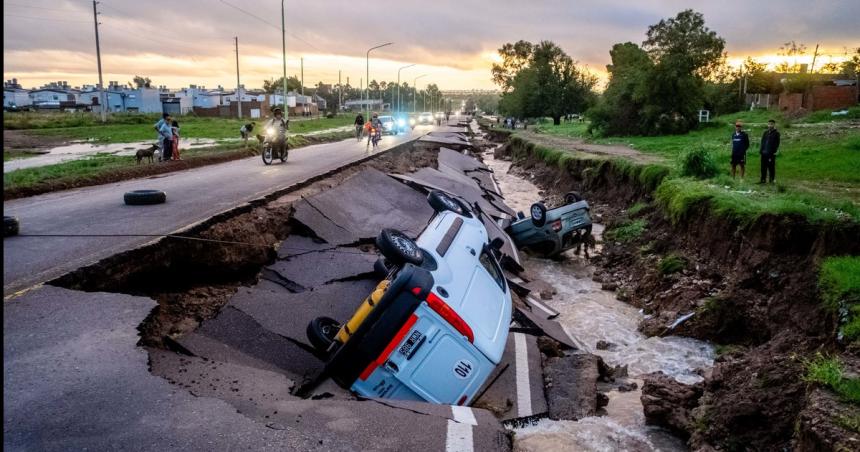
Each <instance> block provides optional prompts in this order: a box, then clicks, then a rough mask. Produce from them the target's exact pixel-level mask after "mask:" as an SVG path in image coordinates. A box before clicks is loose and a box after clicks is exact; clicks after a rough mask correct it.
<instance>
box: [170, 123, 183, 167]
mask: <svg viewBox="0 0 860 452" xmlns="http://www.w3.org/2000/svg"><path fill="white" fill-rule="evenodd" d="M170 128H171V130H173V157H172V158H171V160H182V159H181V158H179V122H178V121H176V120H174V121H173V123H172V124H171V127H170Z"/></svg>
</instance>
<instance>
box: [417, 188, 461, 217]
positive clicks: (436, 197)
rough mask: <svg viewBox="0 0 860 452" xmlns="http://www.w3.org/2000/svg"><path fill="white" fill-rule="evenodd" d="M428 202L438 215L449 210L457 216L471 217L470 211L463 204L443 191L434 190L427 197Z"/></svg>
mask: <svg viewBox="0 0 860 452" xmlns="http://www.w3.org/2000/svg"><path fill="white" fill-rule="evenodd" d="M427 202H428V203H430V207H432V208H433V210H435V211H436V213H441V212H444V211H446V210H448V211H451V212H454V213H456V214H457V215H463V216H469V211H468V210H467V209H466V206H464V205H463V203H461V202H460V201H458V200H456V199H454V198H452V197H451V196H449V195H448V194H447V193H445V192H443V191H440V190H432V191H431V192H430V194H428V195H427Z"/></svg>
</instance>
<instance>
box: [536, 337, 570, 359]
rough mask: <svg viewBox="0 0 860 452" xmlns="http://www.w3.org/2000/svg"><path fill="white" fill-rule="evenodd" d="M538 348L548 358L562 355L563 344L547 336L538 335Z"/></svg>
mask: <svg viewBox="0 0 860 452" xmlns="http://www.w3.org/2000/svg"><path fill="white" fill-rule="evenodd" d="M537 342H538V349H540V351H541V353H543V354H544V355H545V356H546V357H548V358H558V357H561V356H564V348H563V347H564V346H563V345H562V344H561V343H560V342H558V341H557V340H555V339H553V338H551V337H549V336H538V339H537Z"/></svg>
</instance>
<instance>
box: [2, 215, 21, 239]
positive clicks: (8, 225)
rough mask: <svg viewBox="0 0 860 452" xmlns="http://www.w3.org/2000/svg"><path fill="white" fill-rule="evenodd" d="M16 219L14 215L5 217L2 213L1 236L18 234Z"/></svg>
mask: <svg viewBox="0 0 860 452" xmlns="http://www.w3.org/2000/svg"><path fill="white" fill-rule="evenodd" d="M18 227H19V223H18V219H17V218H15V217H7V216H6V215H3V237H10V236H13V235H18Z"/></svg>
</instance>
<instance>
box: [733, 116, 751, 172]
mask: <svg viewBox="0 0 860 452" xmlns="http://www.w3.org/2000/svg"><path fill="white" fill-rule="evenodd" d="M749 147H750V137H749V135H747V133H746V132H745V131H744V125H743V124H742V123H741V122H740V121H736V122H735V133H734V134H733V135H732V179H734V178H735V174H736V171H737V167H738V166H740V167H741V179H743V178H744V172H745V171H746V164H747V149H749Z"/></svg>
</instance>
